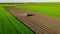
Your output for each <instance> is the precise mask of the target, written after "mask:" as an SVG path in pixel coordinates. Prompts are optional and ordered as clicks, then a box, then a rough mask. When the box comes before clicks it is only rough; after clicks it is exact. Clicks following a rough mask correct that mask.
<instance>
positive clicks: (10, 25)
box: [0, 5, 34, 34]
mask: <svg viewBox="0 0 60 34" xmlns="http://www.w3.org/2000/svg"><path fill="white" fill-rule="evenodd" d="M5 6H7V5H5ZM8 6H10V5H8ZM3 7H4V5H0V34H34V33H33V32H32V31H31V30H30V29H28V28H27V27H26V26H25V25H23V24H22V23H21V22H19V21H18V20H17V19H16V18H14V17H13V16H12V15H11V14H10V13H9V12H8V11H6V10H5V9H4V8H3Z"/></svg>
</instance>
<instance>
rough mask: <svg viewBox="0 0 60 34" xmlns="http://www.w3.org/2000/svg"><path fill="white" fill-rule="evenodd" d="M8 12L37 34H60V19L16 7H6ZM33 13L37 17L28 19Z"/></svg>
mask: <svg viewBox="0 0 60 34" xmlns="http://www.w3.org/2000/svg"><path fill="white" fill-rule="evenodd" d="M6 10H8V11H9V12H10V13H11V14H13V15H14V16H15V17H16V18H17V19H19V20H20V21H22V22H23V23H24V24H25V25H26V26H27V27H29V28H30V29H31V30H33V31H34V32H36V34H60V19H56V18H53V17H50V16H46V15H42V14H37V13H34V12H32V11H27V10H22V9H19V8H15V7H6ZM31 13H32V14H35V15H33V16H29V17H27V14H31Z"/></svg>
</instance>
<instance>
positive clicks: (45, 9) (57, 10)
mask: <svg viewBox="0 0 60 34" xmlns="http://www.w3.org/2000/svg"><path fill="white" fill-rule="evenodd" d="M16 7H17V8H22V9H26V10H27V11H28V10H30V11H33V12H36V13H39V14H44V15H48V16H52V17H55V18H60V3H59V4H58V3H57V4H56V3H42V4H41V3H40V4H25V5H21V6H20V5H19V6H16Z"/></svg>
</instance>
